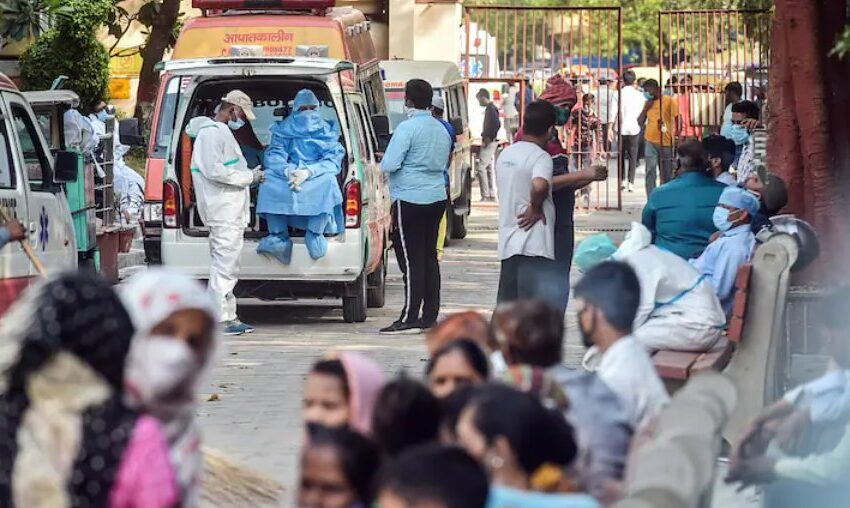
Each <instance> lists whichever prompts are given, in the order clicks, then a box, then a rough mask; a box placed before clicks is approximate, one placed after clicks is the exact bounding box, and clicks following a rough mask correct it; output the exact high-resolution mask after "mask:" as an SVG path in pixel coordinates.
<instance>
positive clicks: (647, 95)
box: [643, 92, 655, 101]
mask: <svg viewBox="0 0 850 508" xmlns="http://www.w3.org/2000/svg"><path fill="white" fill-rule="evenodd" d="M643 97H644V98H645V99H646V100H648V101H651V100H653V99H655V97H654V96H653V95H652V94H651V93H649V92H643Z"/></svg>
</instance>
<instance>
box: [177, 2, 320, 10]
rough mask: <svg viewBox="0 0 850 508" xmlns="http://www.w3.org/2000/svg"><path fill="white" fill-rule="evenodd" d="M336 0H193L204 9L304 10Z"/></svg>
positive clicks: (195, 5)
mask: <svg viewBox="0 0 850 508" xmlns="http://www.w3.org/2000/svg"><path fill="white" fill-rule="evenodd" d="M334 4H335V0H192V7H194V8H195V9H204V10H223V9H234V10H239V9H244V10H255V11H256V10H263V9H281V10H289V11H304V10H307V11H309V10H312V9H319V10H325V9H330V8H331V7H333V6H334Z"/></svg>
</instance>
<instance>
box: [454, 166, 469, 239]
mask: <svg viewBox="0 0 850 508" xmlns="http://www.w3.org/2000/svg"><path fill="white" fill-rule="evenodd" d="M471 176H472V175H467V177H466V190H465V191H464V194H463V199H465V200H466V213H464V214H462V215H456V214H455V213H454V210H453V208H454V207H452V209H451V211H452V214H451V215H449V219H450V220H451V230H452V235H451V236H452V238H454V239H455V240H463V239H464V238H466V232H467V231H466V229H467V225H468V224H469V214H470V213H472V178H471Z"/></svg>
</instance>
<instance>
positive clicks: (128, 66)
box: [109, 53, 142, 76]
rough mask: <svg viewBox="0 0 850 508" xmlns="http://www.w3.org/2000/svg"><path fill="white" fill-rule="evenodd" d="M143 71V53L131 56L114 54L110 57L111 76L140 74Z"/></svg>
mask: <svg viewBox="0 0 850 508" xmlns="http://www.w3.org/2000/svg"><path fill="white" fill-rule="evenodd" d="M141 72H142V55H141V54H139V53H134V54H132V55H130V56H113V57H112V58H110V59H109V74H110V75H111V76H138V75H139V73H141Z"/></svg>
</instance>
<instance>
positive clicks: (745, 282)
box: [727, 263, 753, 344]
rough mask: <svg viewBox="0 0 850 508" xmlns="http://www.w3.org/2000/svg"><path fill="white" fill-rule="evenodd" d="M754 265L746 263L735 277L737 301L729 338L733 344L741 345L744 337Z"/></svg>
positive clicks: (730, 318)
mask: <svg viewBox="0 0 850 508" xmlns="http://www.w3.org/2000/svg"><path fill="white" fill-rule="evenodd" d="M752 273H753V264H752V263H745V264H743V265H741V268H739V269H738V275H737V276H736V277H735V301H734V302H733V304H732V315H731V316H730V317H729V328H728V332H727V333H728V337H729V340H730V341H731V342H734V343H736V344H737V343H740V342H741V337H742V336H743V335H744V318H745V317H746V315H747V300H748V298H749V288H750V277H751V276H752Z"/></svg>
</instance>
